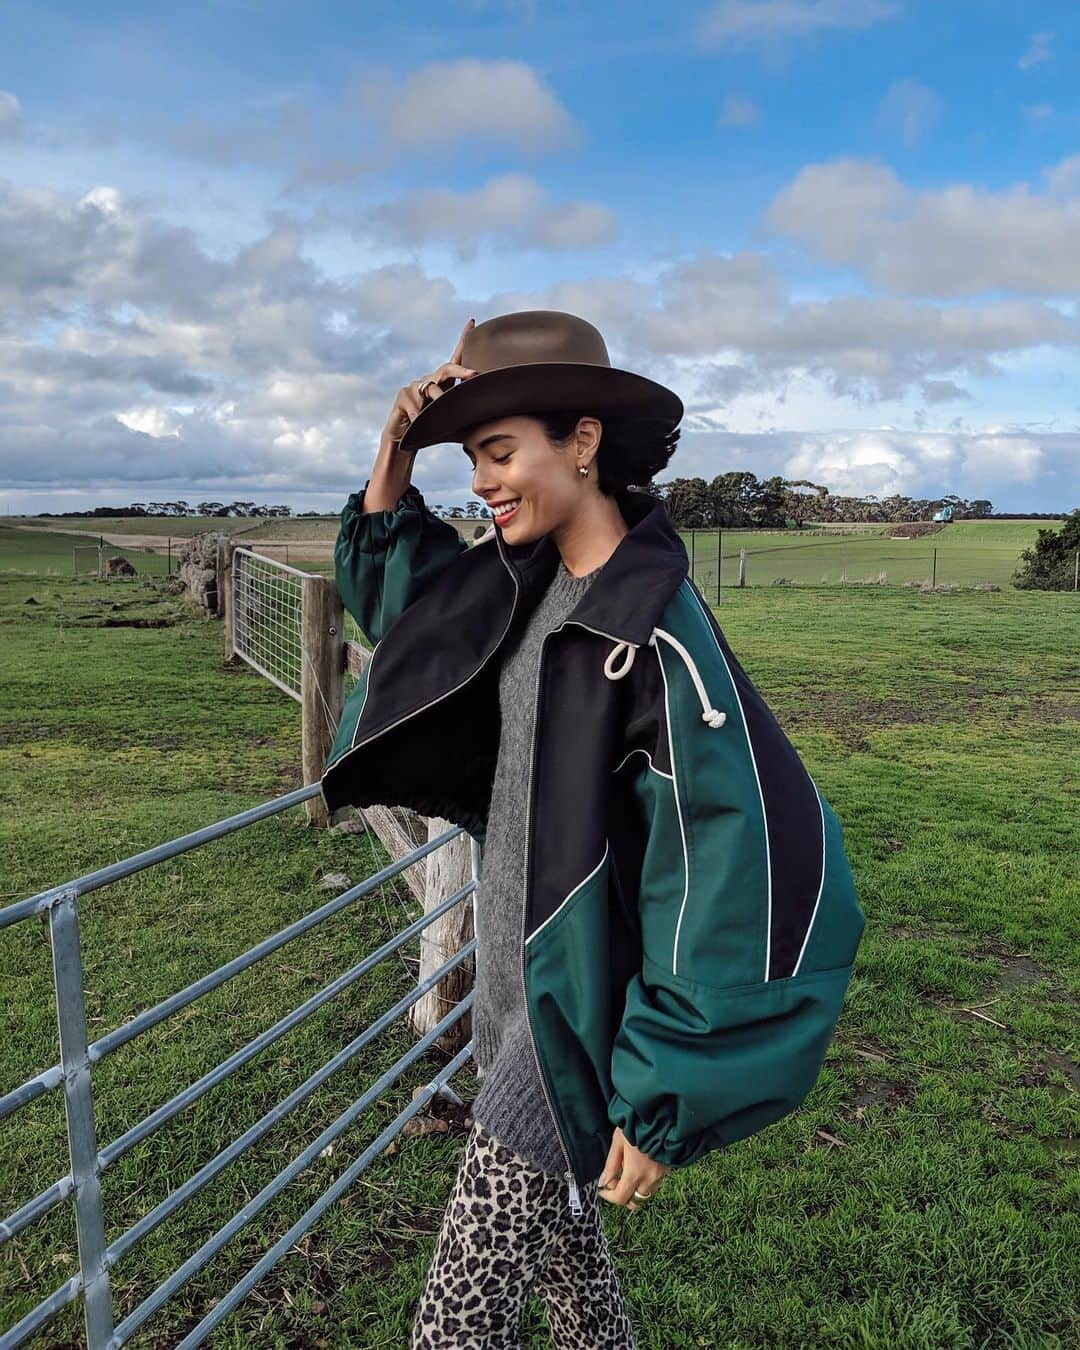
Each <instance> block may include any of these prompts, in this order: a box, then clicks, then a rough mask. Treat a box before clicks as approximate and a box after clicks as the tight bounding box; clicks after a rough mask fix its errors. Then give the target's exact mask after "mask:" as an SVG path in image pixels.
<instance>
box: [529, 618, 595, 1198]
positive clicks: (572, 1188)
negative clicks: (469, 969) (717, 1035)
mask: <svg viewBox="0 0 1080 1350" xmlns="http://www.w3.org/2000/svg"><path fill="white" fill-rule="evenodd" d="M568 623H572V624H575V625H576V626H577V627H578V628H585V629H588V631H589V632H590V633H597V634H599V636H600V637H606V638H611V640H612V641H613V642H617V641H618V640H619V639H618V638H613V637H611V634H610V633H601V632H600V630H599V629H598V628H589V625H588V624H587V623H582V622H581V621H580V620H579V619H564V620H563V622H562V623H561V624H559V626H558V628H553V629H552V630H551V632H550V633H545V634H544V636H543V638H542V639H541V641H540V652H539V655H538V657H537V662H536V697H535V701H534V711H533V733H532V744H531V746H530V747H529V791H528V793H527V794H526V797H525V877H524V884H523V886H522V890H523V892H524V897H523V907H522V916H521V997H522V1002H523V1003H524V1005H525V1025H526V1027H527V1029H528V1032H529V1044H530V1045H531V1046H532V1052H533V1059H534V1060H535V1061H536V1071H537V1074H538V1075H539V1078H540V1086H541V1087H542V1088H543V1090H544V1098H545V1100H546V1101H547V1104H548V1111H549V1113H550V1115H551V1119H552V1122H553V1123H554V1125H555V1132H556V1134H557V1135H558V1138H559V1147H560V1149H562V1154H563V1158H564V1159H565V1161H566V1171H565V1173H564V1174H563V1175H564V1176H565V1177H566V1185H567V1190H568V1191H569V1194H570V1212H571V1213H572V1214H580V1213H581V1212H582V1206H581V1194H580V1192H579V1190H578V1183H577V1178H576V1177H575V1176H574V1168H573V1164H572V1163H571V1161H570V1153H569V1151H568V1149H567V1147H566V1140H565V1139H564V1137H563V1132H562V1126H561V1125H560V1124H559V1118H558V1116H557V1115H556V1114H555V1107H554V1105H553V1103H552V1100H551V1093H550V1092H549V1090H548V1084H547V1079H546V1078H545V1076H544V1069H543V1065H542V1064H541V1063H540V1055H539V1052H538V1051H537V1049H536V1036H535V1033H534V1032H533V1025H532V1018H531V1017H530V1016H529V996H528V993H527V991H526V989H525V937H526V933H525V921H526V918H527V917H528V912H529V894H528V891H529V855H530V852H531V846H532V835H531V832H530V827H529V826H530V820H531V817H532V800H533V791H534V782H533V773H534V769H535V766H536V733H537V724H538V722H539V720H540V717H539V714H540V681H541V678H542V677H543V672H544V648H545V646H546V645H547V640H548V638H549V637H552V636H553V635H554V634H555V633H561V632H562V630H563V629H564V628H565V627H566V625H567V624H568Z"/></svg>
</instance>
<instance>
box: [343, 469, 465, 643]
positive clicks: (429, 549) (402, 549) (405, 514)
mask: <svg viewBox="0 0 1080 1350" xmlns="http://www.w3.org/2000/svg"><path fill="white" fill-rule="evenodd" d="M370 483H371V480H370V478H369V479H368V481H367V482H366V483H365V484H364V486H363V488H361V490H360V491H359V492H353V493H351V494H350V496H349V499H348V501H347V502H346V503H345V508H344V510H343V511H342V513H341V528H340V529H339V531H338V536H337V540H336V542H335V544H334V575H335V577H336V579H337V586H338V591H339V592H340V594H341V598H342V601H343V603H344V605H345V608H346V609H347V610H348V611H349V613H350V614H351V615H352V616H353V618H354V619H355V620H356V622H357V623H358V624H359V625H360V628H361V630H362V632H363V633H364V634H365V635H366V636H367V638H368V640H369V641H370V642H372V643H377V642H379V641H380V640H381V639H382V637H383V634H384V633H385V632H386V631H387V630H388V629H389V628H390V626H391V625H392V624H393V623H394V622H395V620H396V619H397V618H398V617H399V616H400V615H401V614H402V613H403V612H404V610H405V609H407V608H408V606H409V605H411V604H412V602H413V601H414V600H415V599H417V597H418V596H419V595H420V594H421V593H422V592H423V591H424V590H426V588H427V587H428V586H429V585H430V583H431V582H432V581H434V580H435V578H436V577H437V576H439V574H440V573H441V572H442V571H443V570H444V569H445V568H446V567H448V566H449V565H450V563H452V562H453V561H454V559H455V558H457V557H458V556H459V555H460V554H461V553H463V552H464V551H465V549H467V548H468V547H469V545H468V543H467V542H466V541H465V540H464V539H463V538H462V537H461V535H460V534H458V532H457V530H456V529H455V528H454V527H453V525H451V524H450V523H449V522H448V521H445V520H440V519H439V517H438V516H436V515H435V513H434V512H433V511H430V510H429V509H428V507H427V505H426V504H425V502H424V498H423V496H422V495H421V493H420V490H419V488H417V487H416V485H415V484H413V483H410V484H409V486H408V487H407V488H406V489H405V491H404V492H403V493H402V495H401V497H400V499H399V500H398V503H397V505H396V506H395V507H394V509H393V510H390V511H365V510H364V494H365V493H366V492H367V490H368V487H369V485H370Z"/></svg>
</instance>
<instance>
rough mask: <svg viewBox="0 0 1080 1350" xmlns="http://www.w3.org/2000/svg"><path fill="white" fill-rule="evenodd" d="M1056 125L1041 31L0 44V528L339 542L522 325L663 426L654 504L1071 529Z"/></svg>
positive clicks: (947, 10)
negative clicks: (339, 532)
mask: <svg viewBox="0 0 1080 1350" xmlns="http://www.w3.org/2000/svg"><path fill="white" fill-rule="evenodd" d="M1078 89H1080V7H1078V6H1076V5H1075V4H1074V3H1072V4H1066V3H1055V4H1036V5H1028V6H1017V5H1014V4H1004V3H995V2H994V0H984V2H983V3H979V4H975V3H956V0H950V3H949V4H945V5H942V4H940V3H925V2H924V0H918V2H916V0H718V2H717V3H712V4H709V3H703V4H668V5H656V4H655V3H651V4H639V3H634V4H619V5H599V4H597V5H590V6H588V7H585V6H581V5H580V4H551V3H543V0H527V2H524V0H523V2H522V3H511V2H509V0H507V2H500V0H462V3H460V4H458V5H457V6H455V7H452V8H449V9H448V8H447V7H445V6H435V5H430V4H412V5H409V6H408V7H405V8H400V7H391V6H389V5H387V6H361V5H344V4H325V3H315V4H312V3H307V4H304V5H296V4H283V3H255V2H254V0H247V2H245V0H222V2H221V3H201V4H200V3H195V4H188V5H184V6H170V7H168V8H166V7H164V6H162V7H160V8H154V7H146V6H135V5H132V4H117V3H112V4H109V3H99V4H96V5H94V6H84V5H74V4H64V5H58V4H49V3H43V2H42V0H34V3H33V4H28V3H14V4H10V3H9V4H6V5H5V9H4V17H3V41H2V43H0V510H9V509H10V510H14V511H36V510H43V509H44V510H64V509H77V508H80V507H83V506H89V505H96V504H98V503H101V502H110V503H120V502H126V501H151V500H155V501H165V500H174V499H176V498H179V497H182V498H184V499H186V500H188V501H189V502H196V501H199V500H203V499H207V498H209V499H214V500H225V501H229V500H232V499H234V498H245V499H250V498H254V499H255V500H260V501H267V502H288V503H290V504H291V505H292V506H293V507H294V508H295V509H310V508H315V509H320V510H326V511H335V510H338V509H339V508H340V506H341V504H342V501H343V498H344V496H345V494H346V493H347V492H349V491H351V490H353V489H355V488H356V487H359V486H360V484H361V483H362V482H363V481H364V479H365V478H366V477H367V474H368V472H369V471H370V467H371V463H372V461H373V458H374V453H375V447H376V445H377V441H378V435H379V430H380V428H381V427H382V425H383V422H384V421H385V419H386V416H387V413H388V412H389V408H390V404H391V401H392V398H393V394H394V391H395V390H396V389H397V388H398V387H399V386H400V385H401V384H403V383H405V382H406V381H407V380H410V379H414V378H417V377H418V376H420V375H422V374H426V373H427V372H429V371H430V370H432V369H433V368H434V367H435V366H436V365H438V364H439V363H440V362H441V361H443V360H445V359H446V357H447V356H448V355H449V352H450V349H451V347H452V346H453V344H454V342H455V341H456V338H457V335H458V333H459V332H460V330H461V327H462V325H463V323H464V322H465V320H466V319H467V318H468V317H469V316H470V315H475V317H476V318H477V320H478V321H482V320H484V319H486V318H490V317H492V316H493V315H495V314H500V313H506V312H509V311H511V310H520V309H534V308H536V309H564V310H570V311H572V312H574V313H577V314H581V315H582V316H583V317H585V318H587V319H589V320H590V321H591V322H592V323H594V324H596V326H597V327H598V328H599V329H600V331H601V332H602V333H603V334H604V337H605V339H606V341H607V345H608V349H609V352H610V354H611V358H612V361H613V363H614V364H616V365H621V366H624V367H625V368H628V369H632V370H637V371H640V372H641V373H643V374H646V375H649V376H651V377H652V378H654V379H658V380H660V381H662V382H663V383H665V384H667V385H669V386H670V387H672V388H674V389H675V390H676V391H677V392H678V393H679V395H680V397H681V398H682V400H683V402H684V404H685V407H686V415H685V417H684V421H683V435H682V439H681V441H680V445H679V449H678V452H677V454H676V455H675V457H674V458H673V460H672V461H671V464H670V466H669V470H668V475H669V476H679V475H691V474H699V475H702V476H704V477H706V478H710V477H712V476H713V475H715V474H717V473H721V472H724V471H727V470H733V469H749V470H752V471H753V472H755V473H757V474H758V475H759V476H761V477H765V476H768V475H771V474H783V475H784V476H785V477H788V478H809V479H812V480H813V481H814V482H818V483H824V484H827V485H828V486H829V487H830V488H832V489H833V490H834V491H837V492H847V493H856V494H861V493H874V494H876V495H877V496H879V497H884V496H888V495H890V494H892V493H897V492H898V493H904V494H910V495H914V496H925V497H936V496H939V495H941V494H943V493H947V492H955V493H958V494H960V495H961V496H964V497H968V498H975V497H988V498H989V499H990V500H991V501H992V502H993V503H994V505H995V508H996V509H998V510H1004V511H1025V510H1031V511H1058V510H1061V511H1065V510H1069V509H1071V508H1073V507H1075V506H1076V505H1078V504H1080V380H1078V378H1077V376H1078V374H1080V362H1078V359H1077V345H1078V337H1080V322H1078V308H1077V302H1078V298H1080V99H1078V97H1077V92H1076V91H1077V90H1078ZM415 479H416V481H417V483H418V484H419V486H420V487H421V489H422V490H423V491H424V493H425V495H426V496H427V498H428V500H429V501H432V502H440V503H444V504H448V503H451V502H464V501H466V500H467V499H468V497H469V470H468V464H467V461H466V460H465V458H464V456H463V455H462V453H461V451H460V449H459V448H458V447H456V446H446V447H431V448H430V449H428V450H425V451H422V452H421V453H420V455H419V456H418V457H417V461H416V466H415Z"/></svg>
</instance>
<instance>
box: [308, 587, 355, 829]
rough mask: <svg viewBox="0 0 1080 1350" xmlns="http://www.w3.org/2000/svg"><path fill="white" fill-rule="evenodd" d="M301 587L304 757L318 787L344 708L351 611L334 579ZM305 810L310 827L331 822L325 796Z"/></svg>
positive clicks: (310, 779) (311, 800) (312, 799)
mask: <svg viewBox="0 0 1080 1350" xmlns="http://www.w3.org/2000/svg"><path fill="white" fill-rule="evenodd" d="M300 587H301V600H302V609H301V615H300V638H301V647H302V652H301V660H302V662H303V665H302V673H301V677H300V695H301V698H300V707H301V740H302V748H301V756H302V762H303V774H304V782H305V783H317V782H318V780H319V779H320V778H321V777H322V771H323V765H324V764H325V763H326V757H327V755H328V754H329V753H330V746H331V745H332V744H333V740H334V731H335V730H336V728H337V724H338V720H339V718H340V717H341V710H342V707H343V704H344V689H345V607H344V605H343V604H342V602H341V596H340V595H339V594H338V589H337V586H336V584H335V582H334V580H333V578H332V577H318V576H305V577H304V578H303V579H302V581H301V583H300ZM304 806H305V808H306V810H307V818H308V823H309V824H312V825H316V826H320V827H324V828H325V826H327V825H328V824H330V823H331V822H330V821H329V820H328V819H327V811H326V803H325V802H324V801H323V799H322V797H321V796H319V797H309V798H308V800H307V801H306V802H305V803H304Z"/></svg>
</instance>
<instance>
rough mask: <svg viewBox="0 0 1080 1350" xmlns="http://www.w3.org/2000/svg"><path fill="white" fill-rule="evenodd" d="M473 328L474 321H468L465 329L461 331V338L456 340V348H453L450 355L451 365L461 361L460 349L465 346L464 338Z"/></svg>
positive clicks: (474, 325)
mask: <svg viewBox="0 0 1080 1350" xmlns="http://www.w3.org/2000/svg"><path fill="white" fill-rule="evenodd" d="M475 327H476V320H475V319H470V320H469V321H468V322H467V323H466V325H465V327H464V328H463V329H462V330H461V336H460V337H459V338H458V340H457V346H456V347H455V348H454V350H453V352H452V353H451V355H450V361H451V364H453V363H456V362H458V361H460V360H461V352H462V348H463V347H464V346H465V338H466V336H467V335H468V334H469V333H470V332H471V331H472V330H473V329H474V328H475Z"/></svg>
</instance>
